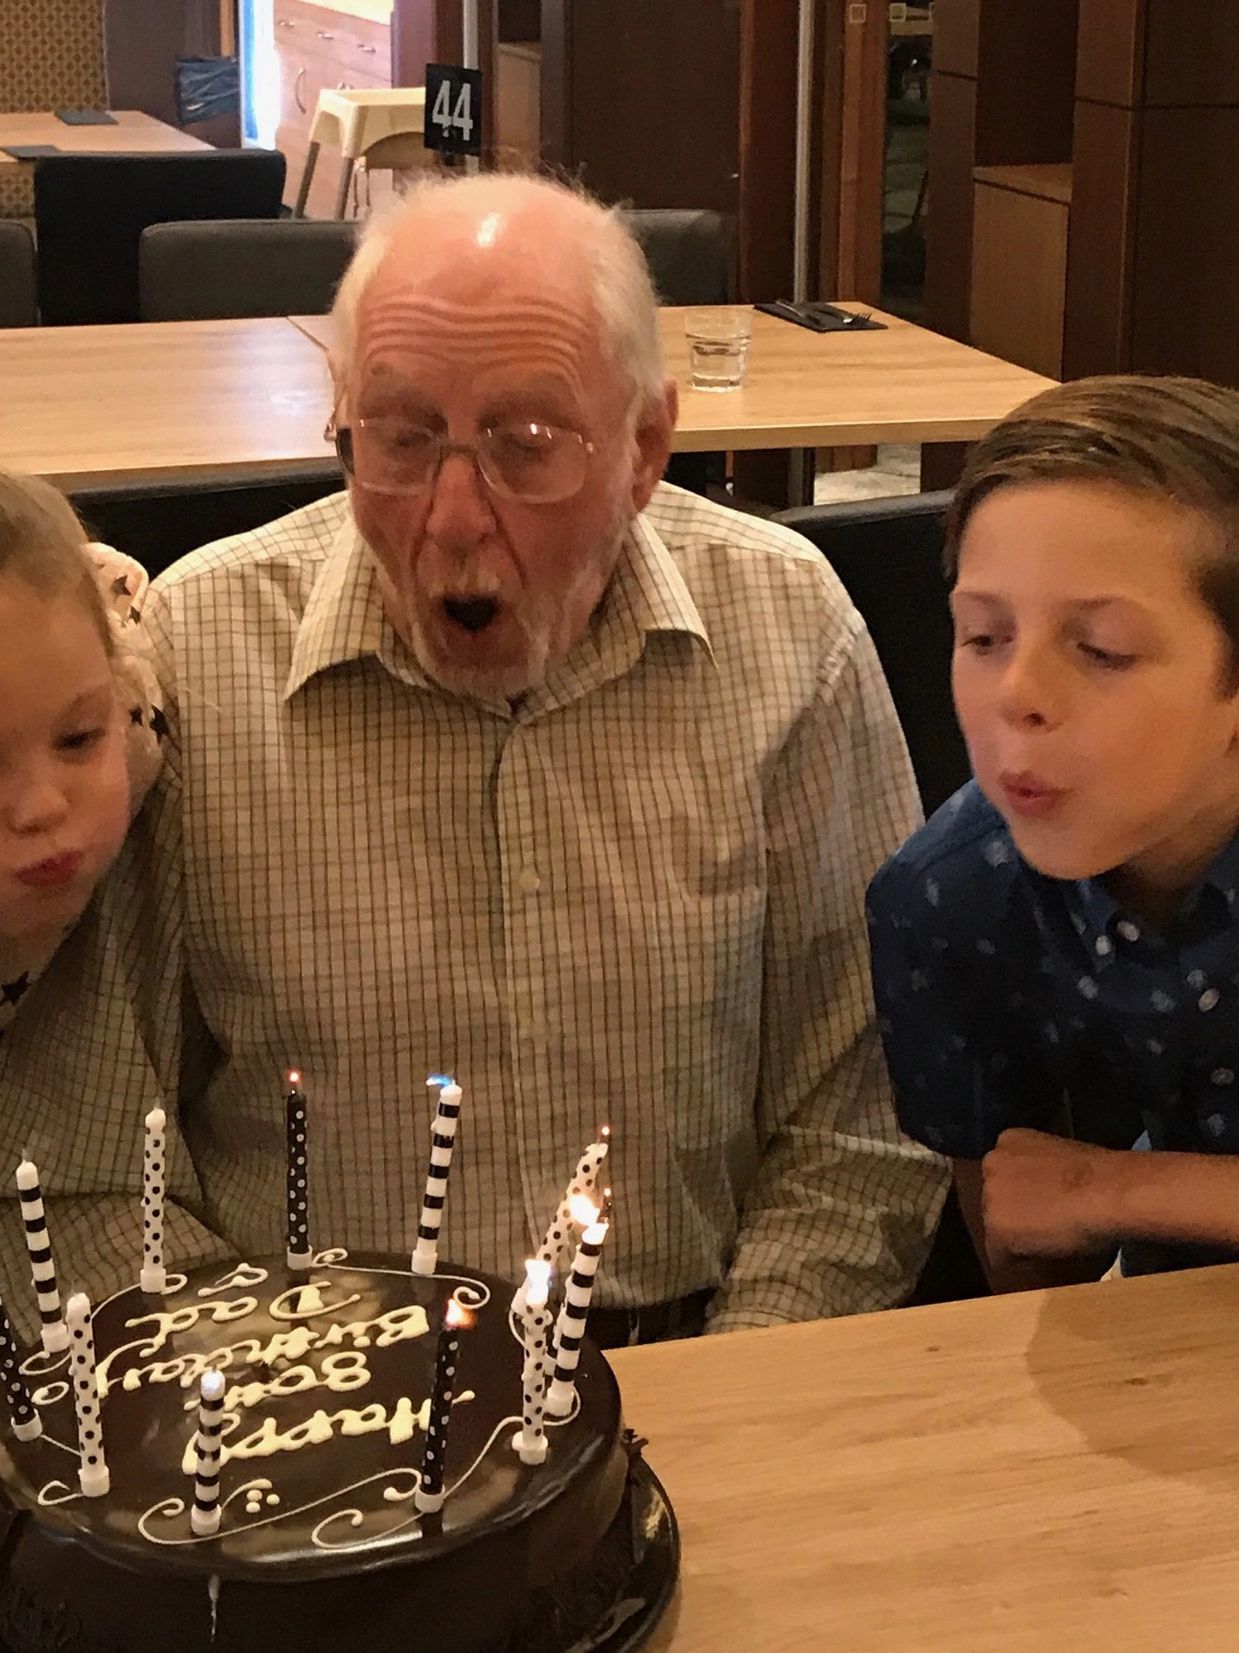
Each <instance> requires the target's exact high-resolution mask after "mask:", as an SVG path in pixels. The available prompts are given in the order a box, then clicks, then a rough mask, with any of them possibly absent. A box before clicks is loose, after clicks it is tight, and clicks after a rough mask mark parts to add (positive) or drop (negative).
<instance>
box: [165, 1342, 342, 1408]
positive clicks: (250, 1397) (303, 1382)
mask: <svg viewBox="0 0 1239 1653" xmlns="http://www.w3.org/2000/svg"><path fill="white" fill-rule="evenodd" d="M369 1381H370V1368H369V1367H368V1366H367V1365H366V1357H365V1355H364V1354H362V1352H361V1350H360V1349H345V1350H343V1351H342V1352H341V1353H340V1354H336V1355H328V1356H327V1358H326V1359H325V1360H324V1361H323V1369H322V1375H321V1377H320V1375H319V1374H318V1373H317V1372H316V1371H315V1370H314V1368H313V1367H312V1366H290V1367H289V1368H288V1370H287V1371H284V1372H280V1373H279V1374H278V1376H276V1377H274V1378H272V1379H271V1381H270V1383H236V1384H234V1385H233V1386H232V1388H231V1389H229V1390H228V1392H227V1393H226V1394H225V1396H224V1410H225V1412H252V1411H253V1409H254V1407H256V1406H257V1405H259V1404H260V1402H262V1401H264V1400H276V1399H281V1398H283V1397H284V1396H285V1395H299V1394H301V1393H302V1391H303V1390H306V1389H317V1388H318V1386H319V1384H320V1383H322V1384H323V1386H324V1387H325V1388H327V1389H330V1390H332V1391H333V1392H334V1393H336V1394H347V1393H348V1392H349V1390H351V1389H360V1388H361V1387H362V1386H363V1385H364V1384H367V1383H369ZM195 1404H196V1403H195Z"/></svg>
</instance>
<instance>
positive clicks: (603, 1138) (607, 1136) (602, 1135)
mask: <svg viewBox="0 0 1239 1653" xmlns="http://www.w3.org/2000/svg"><path fill="white" fill-rule="evenodd" d="M598 1140H599V1141H600V1142H610V1140H611V1127H610V1126H609V1125H604V1126H603V1127H602V1129H601V1130H600V1131H599V1132H598Z"/></svg>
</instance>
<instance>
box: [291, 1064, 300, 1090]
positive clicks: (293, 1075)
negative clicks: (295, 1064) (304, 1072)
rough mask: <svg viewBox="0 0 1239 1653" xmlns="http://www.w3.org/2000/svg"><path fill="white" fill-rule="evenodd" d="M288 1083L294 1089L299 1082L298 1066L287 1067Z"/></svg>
mask: <svg viewBox="0 0 1239 1653" xmlns="http://www.w3.org/2000/svg"><path fill="white" fill-rule="evenodd" d="M288 1083H289V1084H290V1085H291V1086H293V1087H294V1089H295V1088H296V1086H298V1085H299V1084H300V1083H301V1072H300V1069H298V1068H289V1070H288Z"/></svg>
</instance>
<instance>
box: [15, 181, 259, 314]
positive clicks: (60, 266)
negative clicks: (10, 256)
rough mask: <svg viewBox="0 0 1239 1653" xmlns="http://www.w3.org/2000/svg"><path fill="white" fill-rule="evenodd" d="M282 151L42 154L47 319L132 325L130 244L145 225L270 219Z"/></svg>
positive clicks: (134, 274) (134, 262)
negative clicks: (163, 153)
mask: <svg viewBox="0 0 1239 1653" xmlns="http://www.w3.org/2000/svg"><path fill="white" fill-rule="evenodd" d="M283 193H284V157H283V156H282V155H279V154H276V153H275V152H274V151H272V150H266V149H202V150H191V151H188V152H187V153H185V154H171V155H48V156H45V157H43V158H42V159H41V160H40V161H39V162H38V163H37V164H36V166H35V176H34V213H35V226H36V232H37V235H38V241H39V311H40V314H41V316H42V319H43V321H44V323H45V324H53V325H56V324H79V323H87V322H113V321H137V320H138V319H139V316H140V307H139V301H138V242H139V238H140V237H141V234H142V231H143V230H144V229H146V227H147V226H148V225H150V224H160V223H166V222H168V221H170V220H173V219H187V218H277V217H278V216H279V213H280V200H281V197H282V195H283Z"/></svg>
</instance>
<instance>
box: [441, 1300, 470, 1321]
mask: <svg viewBox="0 0 1239 1653" xmlns="http://www.w3.org/2000/svg"><path fill="white" fill-rule="evenodd" d="M443 1318H444V1320H445V1321H446V1323H447V1324H448V1325H449V1326H451V1327H452V1328H453V1329H456V1328H457V1327H460V1326H472V1324H473V1316H472V1315H471V1314H470V1313H469V1311H468V1309H467V1308H466V1307H465V1306H464V1304H463V1303H458V1302H457V1301H456V1299H455V1298H454V1297H449V1298H448V1302H447V1313H446V1314H445V1315H444V1316H443Z"/></svg>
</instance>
